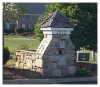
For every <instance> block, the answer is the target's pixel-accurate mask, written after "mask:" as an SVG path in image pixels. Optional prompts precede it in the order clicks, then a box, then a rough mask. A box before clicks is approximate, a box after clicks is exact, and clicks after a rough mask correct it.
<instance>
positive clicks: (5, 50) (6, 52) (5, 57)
mask: <svg viewBox="0 0 100 87" xmlns="http://www.w3.org/2000/svg"><path fill="white" fill-rule="evenodd" d="M9 58H10V51H9V49H8V48H7V47H4V48H3V65H5V64H6V62H7V61H8V60H9Z"/></svg>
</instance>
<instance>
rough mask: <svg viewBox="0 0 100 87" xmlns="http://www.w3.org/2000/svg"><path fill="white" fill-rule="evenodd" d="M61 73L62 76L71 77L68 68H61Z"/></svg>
mask: <svg viewBox="0 0 100 87" xmlns="http://www.w3.org/2000/svg"><path fill="white" fill-rule="evenodd" d="M61 73H62V76H68V75H69V72H68V66H63V67H62V68H61Z"/></svg>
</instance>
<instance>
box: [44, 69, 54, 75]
mask: <svg viewBox="0 0 100 87" xmlns="http://www.w3.org/2000/svg"><path fill="white" fill-rule="evenodd" d="M43 76H52V69H43Z"/></svg>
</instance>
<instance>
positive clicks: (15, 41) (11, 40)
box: [4, 36, 40, 52]
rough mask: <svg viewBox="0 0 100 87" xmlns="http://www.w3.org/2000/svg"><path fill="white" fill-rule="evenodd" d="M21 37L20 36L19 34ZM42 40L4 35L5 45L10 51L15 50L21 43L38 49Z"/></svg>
mask: <svg viewBox="0 0 100 87" xmlns="http://www.w3.org/2000/svg"><path fill="white" fill-rule="evenodd" d="M19 37H20V36H19ZM39 44H40V41H39V40H38V39H24V38H18V37H17V38H15V37H11V36H8V37H7V36H4V45H5V47H8V48H9V50H10V52H14V51H16V50H17V48H18V47H19V46H21V45H27V46H29V47H30V48H31V49H37V47H38V45H39Z"/></svg>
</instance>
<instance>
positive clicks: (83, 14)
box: [35, 3, 97, 51]
mask: <svg viewBox="0 0 100 87" xmlns="http://www.w3.org/2000/svg"><path fill="white" fill-rule="evenodd" d="M55 10H59V11H60V12H62V13H63V14H65V15H66V16H67V17H69V21H70V22H71V23H72V24H73V25H74V26H75V28H74V31H73V32H72V34H71V39H72V42H73V43H74V45H75V47H76V50H79V49H80V47H84V48H85V49H90V50H93V51H97V4H96V3H70V4H68V3H51V4H50V5H48V6H47V9H46V12H45V14H44V15H43V16H42V17H41V18H39V20H38V21H37V23H36V24H35V33H36V36H37V37H38V38H41V39H42V38H43V34H42V31H41V30H40V26H39V25H40V24H41V22H42V21H43V20H45V19H46V18H47V16H48V15H50V14H51V13H53V12H54V11H55Z"/></svg>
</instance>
